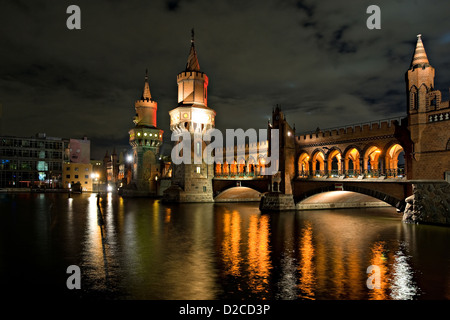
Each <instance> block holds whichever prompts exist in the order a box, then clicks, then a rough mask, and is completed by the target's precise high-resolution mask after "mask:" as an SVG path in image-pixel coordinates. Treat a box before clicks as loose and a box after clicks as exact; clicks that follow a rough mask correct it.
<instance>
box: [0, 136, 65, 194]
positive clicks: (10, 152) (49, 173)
mask: <svg viewBox="0 0 450 320" xmlns="http://www.w3.org/2000/svg"><path fill="white" fill-rule="evenodd" d="M68 145H69V140H68V139H63V138H57V137H47V135H46V134H45V133H39V134H36V136H34V137H17V136H2V137H0V188H32V187H40V188H62V187H63V183H62V173H63V163H64V161H67V160H68V157H67V155H66V152H65V151H66V149H67V147H68Z"/></svg>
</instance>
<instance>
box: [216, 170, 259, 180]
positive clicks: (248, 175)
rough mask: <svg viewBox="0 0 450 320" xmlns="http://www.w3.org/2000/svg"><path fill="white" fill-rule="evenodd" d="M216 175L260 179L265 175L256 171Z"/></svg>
mask: <svg viewBox="0 0 450 320" xmlns="http://www.w3.org/2000/svg"><path fill="white" fill-rule="evenodd" d="M214 177H215V178H220V179H258V178H264V177H265V176H264V175H261V174H259V173H255V172H227V173H215V174H214Z"/></svg>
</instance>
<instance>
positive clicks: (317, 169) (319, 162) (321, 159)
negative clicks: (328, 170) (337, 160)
mask: <svg viewBox="0 0 450 320" xmlns="http://www.w3.org/2000/svg"><path fill="white" fill-rule="evenodd" d="M312 171H313V175H314V176H315V177H322V176H324V175H325V155H324V154H323V152H322V151H317V152H316V153H315V154H314V155H313V158H312Z"/></svg>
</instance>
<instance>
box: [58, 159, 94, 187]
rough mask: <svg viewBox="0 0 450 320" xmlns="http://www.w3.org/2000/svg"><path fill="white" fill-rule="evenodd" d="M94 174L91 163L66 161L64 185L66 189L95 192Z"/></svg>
mask: <svg viewBox="0 0 450 320" xmlns="http://www.w3.org/2000/svg"><path fill="white" fill-rule="evenodd" d="M93 174H94V171H93V170H92V164H91V163H70V162H67V163H64V166H63V186H64V188H65V189H73V190H74V189H76V190H81V191H87V192H93V191H95V190H94V188H93V186H94V183H93V181H94V180H95V177H94V176H93ZM77 185H78V186H77Z"/></svg>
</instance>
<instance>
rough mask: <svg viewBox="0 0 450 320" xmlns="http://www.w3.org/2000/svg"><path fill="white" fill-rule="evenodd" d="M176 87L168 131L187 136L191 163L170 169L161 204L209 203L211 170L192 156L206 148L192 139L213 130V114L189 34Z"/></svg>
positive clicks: (193, 41)
mask: <svg viewBox="0 0 450 320" xmlns="http://www.w3.org/2000/svg"><path fill="white" fill-rule="evenodd" d="M177 83H178V106H177V107H176V108H174V109H172V110H170V111H169V115H170V130H171V131H173V132H176V133H182V132H187V133H189V134H190V137H191V163H181V164H179V165H175V164H174V165H173V169H172V185H171V187H170V188H168V189H167V190H166V191H165V200H167V201H175V202H212V201H213V192H212V179H213V177H214V167H213V165H212V164H206V163H205V162H204V161H202V163H201V164H200V163H199V164H196V163H195V161H194V157H195V155H197V156H202V155H203V150H204V148H205V147H206V144H205V143H204V142H201V141H195V137H194V135H195V134H204V133H205V132H206V131H207V130H208V129H211V128H214V121H215V116H216V112H215V111H214V110H213V109H211V108H209V107H208V76H207V75H206V74H205V73H203V72H202V71H200V64H199V62H198V57H197V51H196V48H195V40H194V31H193V30H192V38H191V48H190V51H189V56H188V59H187V63H186V67H185V69H184V70H183V71H181V72H180V73H179V74H178V76H177ZM177 143H178V142H177ZM201 159H203V157H202V158H201Z"/></svg>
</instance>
